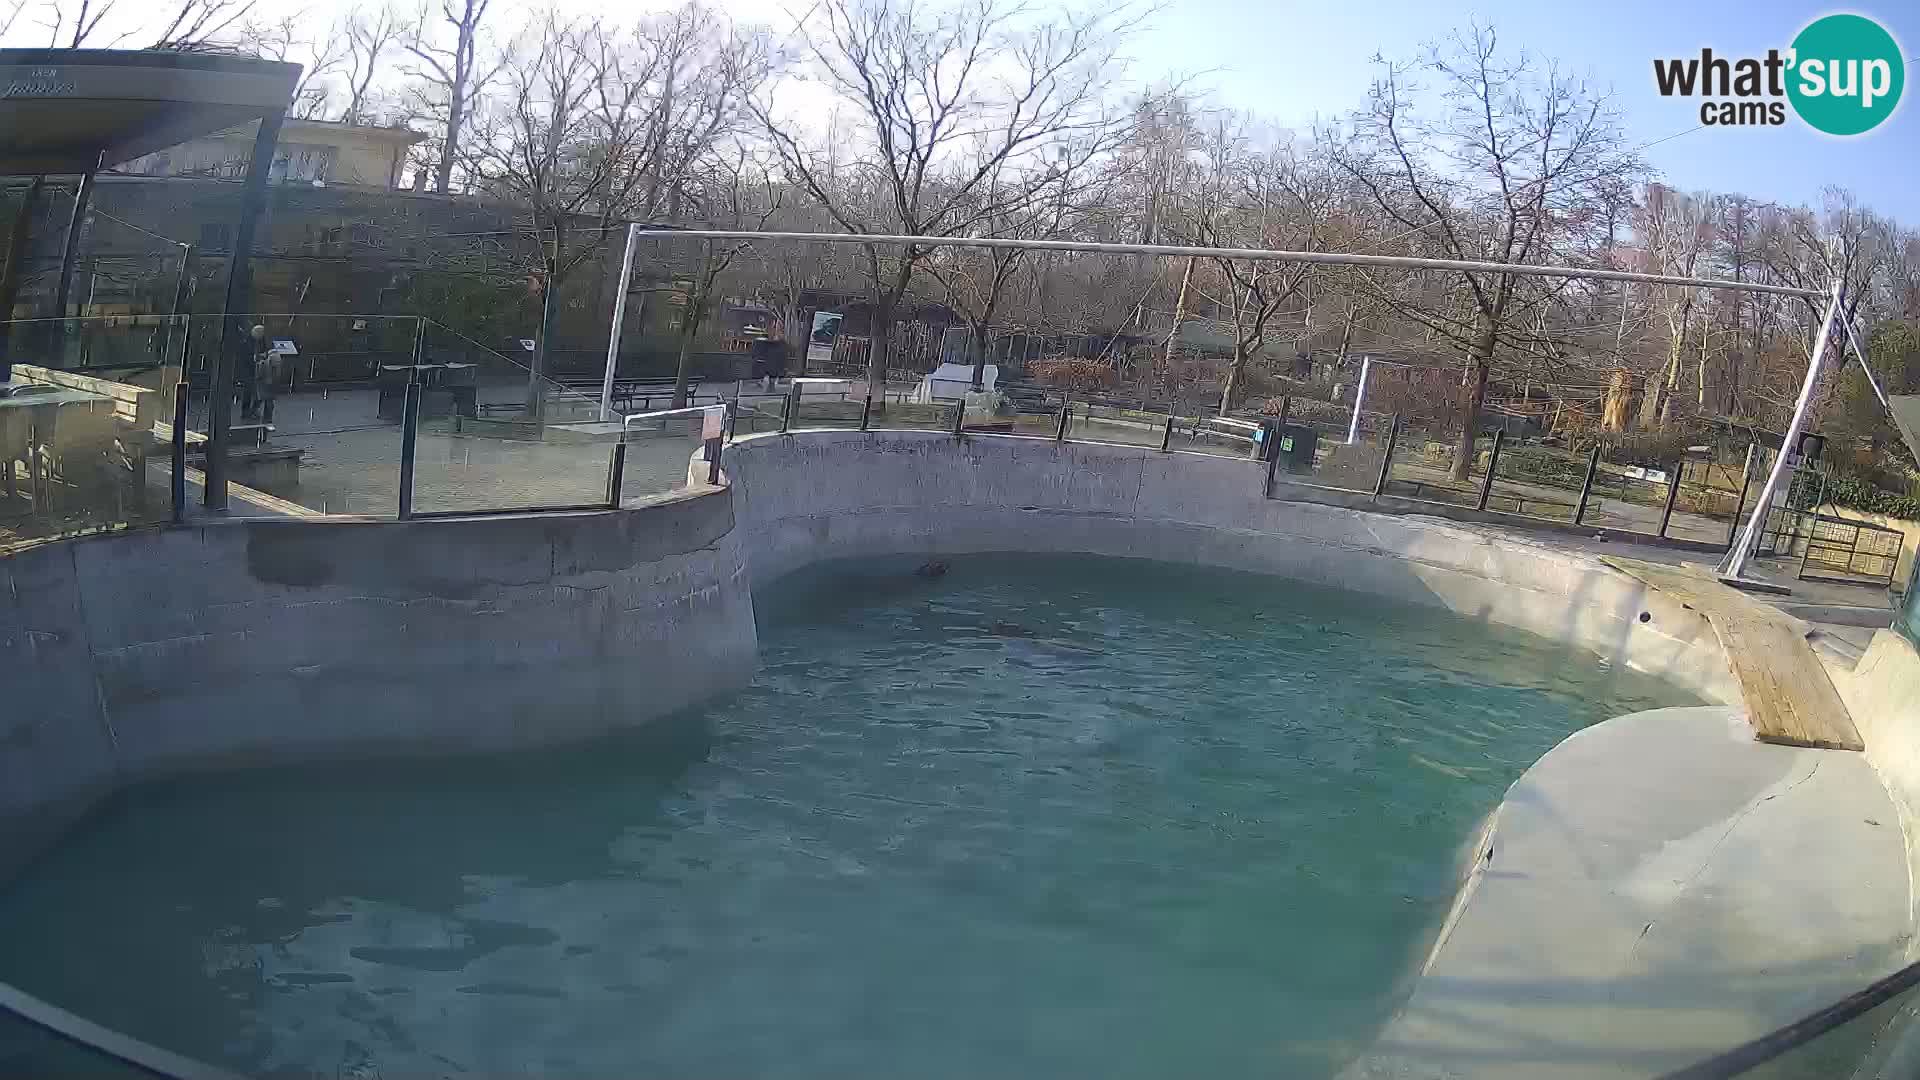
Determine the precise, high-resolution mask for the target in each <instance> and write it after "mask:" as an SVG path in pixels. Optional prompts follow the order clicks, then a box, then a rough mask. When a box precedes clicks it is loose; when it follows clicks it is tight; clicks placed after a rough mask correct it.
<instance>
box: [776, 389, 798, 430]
mask: <svg viewBox="0 0 1920 1080" xmlns="http://www.w3.org/2000/svg"><path fill="white" fill-rule="evenodd" d="M799 403H800V384H799V383H789V384H788V385H787V396H786V397H785V398H784V399H782V400H781V402H780V434H782V435H785V434H786V433H787V431H788V429H790V428H792V427H793V413H794V409H795V406H797V405H799Z"/></svg>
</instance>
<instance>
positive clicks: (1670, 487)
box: [1656, 458, 1687, 536]
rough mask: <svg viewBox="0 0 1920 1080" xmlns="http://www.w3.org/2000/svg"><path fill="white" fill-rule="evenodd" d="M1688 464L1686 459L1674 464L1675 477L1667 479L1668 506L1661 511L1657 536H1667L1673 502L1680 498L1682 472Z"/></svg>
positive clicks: (1671, 518)
mask: <svg viewBox="0 0 1920 1080" xmlns="http://www.w3.org/2000/svg"><path fill="white" fill-rule="evenodd" d="M1686 463H1687V459H1686V458H1681V459H1680V460H1679V461H1676V462H1674V463H1673V475H1672V476H1671V477H1669V478H1668V479H1667V506H1666V509H1664V510H1662V511H1660V531H1659V533H1657V534H1656V535H1659V536H1665V535H1667V522H1669V521H1672V520H1673V501H1674V500H1675V499H1677V498H1679V497H1680V470H1681V469H1682V468H1683V467H1684V466H1685V465H1686Z"/></svg>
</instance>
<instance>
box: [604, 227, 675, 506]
mask: <svg viewBox="0 0 1920 1080" xmlns="http://www.w3.org/2000/svg"><path fill="white" fill-rule="evenodd" d="M639 239H640V226H638V225H636V224H633V223H628V225H627V253H626V255H624V256H623V257H622V258H621V260H620V291H619V292H617V293H615V294H614V297H613V330H612V332H611V334H610V335H609V336H608V338H607V370H606V374H604V375H602V376H600V422H601V423H603V424H604V423H606V422H607V421H608V420H611V419H613V369H614V365H616V364H618V363H619V362H620V330H621V327H623V326H625V325H626V322H627V287H628V286H629V285H631V284H632V283H633V247H634V245H635V244H636V243H638V242H639ZM689 318H691V316H689ZM628 408H632V406H631V405H629V406H628ZM614 505H615V506H618V505H619V503H618V502H615V503H614Z"/></svg>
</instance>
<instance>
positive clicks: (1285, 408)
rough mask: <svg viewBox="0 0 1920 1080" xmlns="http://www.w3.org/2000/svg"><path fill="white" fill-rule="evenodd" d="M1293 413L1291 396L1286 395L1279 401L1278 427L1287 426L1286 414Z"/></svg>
mask: <svg viewBox="0 0 1920 1080" xmlns="http://www.w3.org/2000/svg"><path fill="white" fill-rule="evenodd" d="M1292 411H1293V395H1292V394H1287V395H1285V396H1283V397H1282V398H1281V399H1280V420H1279V426H1281V427H1286V426H1287V414H1288V413H1290V412H1292Z"/></svg>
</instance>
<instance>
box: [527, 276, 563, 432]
mask: <svg viewBox="0 0 1920 1080" xmlns="http://www.w3.org/2000/svg"><path fill="white" fill-rule="evenodd" d="M556 262H558V260H557V259H549V260H547V266H546V271H547V277H546V283H545V287H543V288H542V289H541V290H540V333H539V336H537V337H535V338H534V339H533V362H532V363H531V364H530V365H529V366H528V368H527V416H528V418H530V419H532V420H534V421H535V422H539V421H540V420H541V419H542V417H543V415H544V413H545V411H546V410H545V404H546V397H547V395H546V393H545V387H544V385H543V384H544V383H545V382H546V371H547V345H548V342H550V341H551V340H552V338H553V314H554V312H553V294H554V293H556V292H559V291H560V283H559V281H557V280H555V279H556V277H557V276H558V275H556V274H555V273H554V270H555V263H556Z"/></svg>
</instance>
